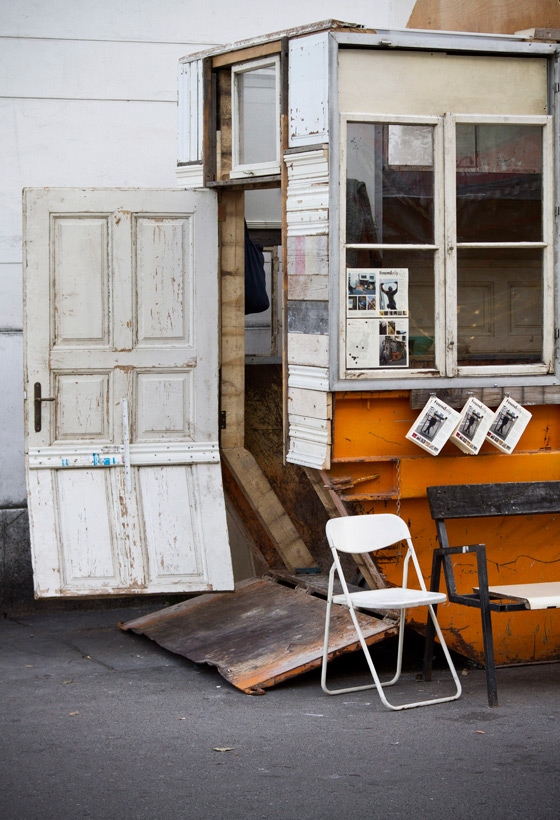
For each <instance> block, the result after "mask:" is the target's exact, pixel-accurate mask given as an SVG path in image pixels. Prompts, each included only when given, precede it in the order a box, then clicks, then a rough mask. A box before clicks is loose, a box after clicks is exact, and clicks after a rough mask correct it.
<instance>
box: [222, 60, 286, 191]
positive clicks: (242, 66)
mask: <svg viewBox="0 0 560 820" xmlns="http://www.w3.org/2000/svg"><path fill="white" fill-rule="evenodd" d="M269 66H274V69H275V71H274V75H275V103H276V105H275V112H274V118H275V125H276V138H275V148H276V151H275V157H274V159H273V160H270V161H268V162H255V163H250V164H242V163H240V161H239V152H240V146H241V139H240V137H241V134H240V128H239V94H238V84H237V78H238V77H239V76H240V75H241V74H246V73H248V72H249V71H255V70H256V69H259V68H267V67H269ZM231 110H232V121H231V132H232V169H231V173H230V178H231V179H240V178H242V177H252V176H266V175H268V174H279V173H280V57H279V56H278V55H272V56H270V57H263V58H262V59H260V60H250V61H248V62H246V63H239V64H238V65H234V66H232V68H231Z"/></svg>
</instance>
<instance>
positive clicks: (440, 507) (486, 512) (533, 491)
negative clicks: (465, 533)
mask: <svg viewBox="0 0 560 820" xmlns="http://www.w3.org/2000/svg"><path fill="white" fill-rule="evenodd" d="M428 500H429V503H430V510H431V513H432V518H434V519H438V518H439V519H441V518H487V517H491V516H497V515H537V514H545V513H556V512H560V481H528V482H523V483H517V482H507V483H501V484H448V485H441V486H437V487H428Z"/></svg>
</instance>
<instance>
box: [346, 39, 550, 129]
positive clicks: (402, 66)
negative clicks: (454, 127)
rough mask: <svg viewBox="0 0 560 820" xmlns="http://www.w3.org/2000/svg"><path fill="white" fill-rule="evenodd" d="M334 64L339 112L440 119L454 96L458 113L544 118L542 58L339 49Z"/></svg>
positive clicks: (453, 105) (544, 68) (453, 106)
mask: <svg viewBox="0 0 560 820" xmlns="http://www.w3.org/2000/svg"><path fill="white" fill-rule="evenodd" d="M338 59H339V108H340V112H341V113H345V112H355V113H358V112H359V113H361V114H368V113H371V114H393V115H395V114H407V115H408V114H410V115H412V114H426V115H437V116H442V115H443V114H445V113H447V112H449V111H457V110H458V109H457V100H458V98H459V97H460V99H461V108H460V112H461V113H462V114H484V113H489V114H511V115H514V114H546V113H547V99H546V93H547V83H546V72H547V63H546V60H545V59H544V58H531V59H521V58H518V57H517V58H516V57H502V56H500V57H487V56H478V57H476V56H463V55H457V54H445V53H437V52H427V53H426V52H424V53H418V52H404V51H401V52H398V51H395V52H387V51H361V50H358V49H351V50H346V49H344V50H341V51H340V52H339V58H338ZM403 88H406V94H403V93H402V89H403ZM520 88H523V93H522V94H520V93H519V89H520ZM481 89H484V94H481V93H480V90H481Z"/></svg>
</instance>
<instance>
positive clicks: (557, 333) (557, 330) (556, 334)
mask: <svg viewBox="0 0 560 820" xmlns="http://www.w3.org/2000/svg"><path fill="white" fill-rule="evenodd" d="M554 338H555V339H556V341H558V339H560V327H556V328H554Z"/></svg>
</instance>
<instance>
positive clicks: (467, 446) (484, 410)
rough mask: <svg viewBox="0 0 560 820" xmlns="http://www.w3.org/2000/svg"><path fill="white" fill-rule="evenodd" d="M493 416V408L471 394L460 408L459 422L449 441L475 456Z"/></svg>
mask: <svg viewBox="0 0 560 820" xmlns="http://www.w3.org/2000/svg"><path fill="white" fill-rule="evenodd" d="M494 416H495V413H494V411H493V410H490V408H489V407H487V406H486V405H485V404H483V403H482V402H481V401H480V400H479V399H477V398H475V396H471V397H470V398H469V399H468V400H467V402H466V404H465V406H464V407H463V409H462V410H461V416H460V418H459V423H458V424H457V426H456V427H455V429H454V430H453V433H452V434H451V439H450V441H452V442H453V444H456V445H457V447H459V449H460V450H462V451H463V452H464V453H468V454H469V455H473V456H475V455H476V454H477V453H478V451H479V450H480V448H481V447H482V445H483V444H484V441H485V439H486V434H487V433H488V430H489V429H490V426H491V424H492V422H493V421H494Z"/></svg>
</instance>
